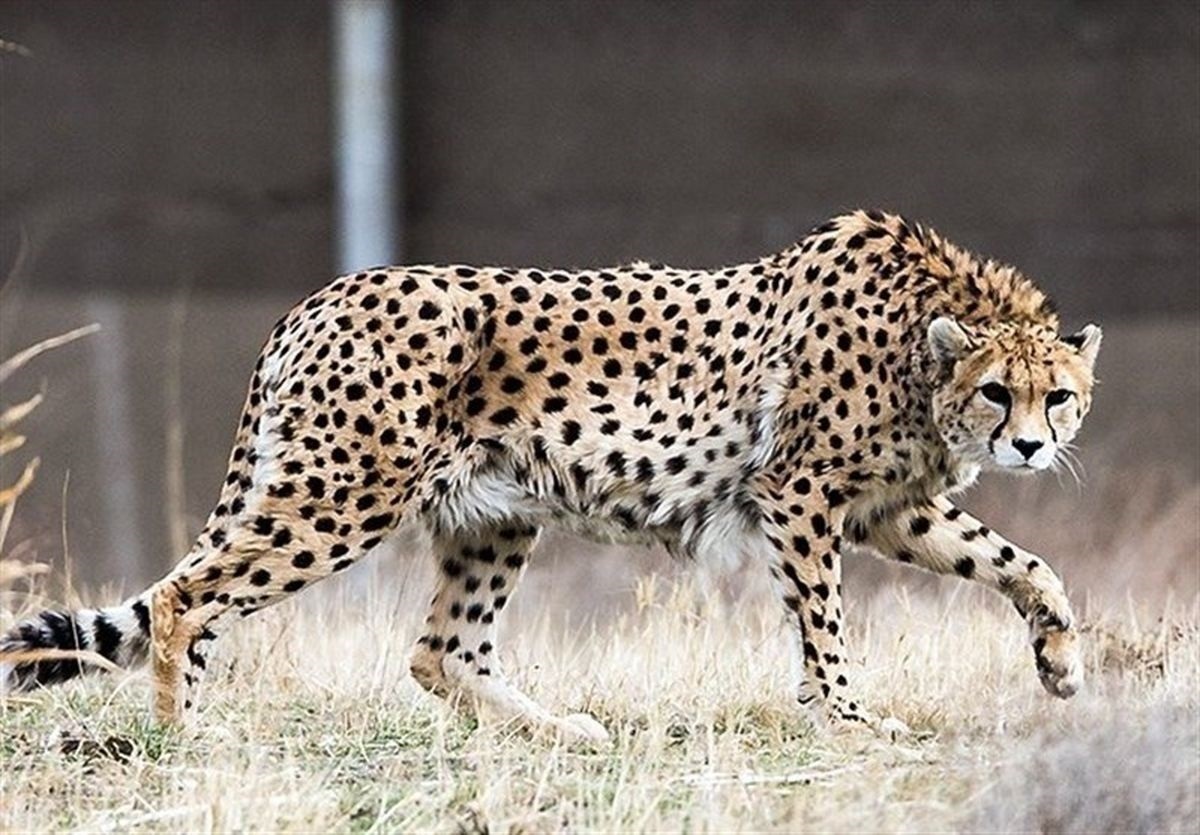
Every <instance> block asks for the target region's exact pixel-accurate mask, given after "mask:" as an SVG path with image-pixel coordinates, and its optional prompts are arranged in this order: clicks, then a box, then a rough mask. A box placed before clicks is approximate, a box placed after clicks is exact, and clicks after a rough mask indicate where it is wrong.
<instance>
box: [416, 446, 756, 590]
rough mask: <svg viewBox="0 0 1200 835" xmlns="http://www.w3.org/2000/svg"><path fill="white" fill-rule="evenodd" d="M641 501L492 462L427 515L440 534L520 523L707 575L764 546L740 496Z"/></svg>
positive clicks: (539, 469) (686, 494)
mask: <svg viewBox="0 0 1200 835" xmlns="http://www.w3.org/2000/svg"><path fill="white" fill-rule="evenodd" d="M621 487H624V488H625V489H620V488H621ZM644 498H645V497H644V495H643V494H642V491H641V490H640V489H639V488H638V486H637V485H633V484H623V485H617V489H611V490H608V491H604V492H596V491H586V490H576V489H567V488H566V487H564V481H563V479H562V478H561V477H560V474H559V473H558V472H557V471H556V470H555V469H554V468H552V467H548V466H544V465H537V464H534V465H532V466H529V465H527V464H526V463H525V462H523V461H522V462H521V465H519V466H513V462H512V461H511V460H501V461H495V460H493V462H492V465H491V466H488V467H486V468H481V469H478V470H476V471H474V472H472V473H471V474H470V475H469V476H468V477H466V478H464V479H462V480H461V481H459V483H458V484H457V486H456V487H455V489H453V490H451V491H450V492H449V493H448V494H447V495H446V496H444V497H443V498H442V499H440V500H439V501H438V502H436V503H435V505H434V506H433V508H432V510H431V513H432V515H433V521H434V523H435V524H436V525H437V526H438V527H440V528H443V529H464V528H473V527H476V526H483V525H495V524H503V523H505V522H509V521H512V520H514V519H520V520H524V521H528V522H532V523H535V524H538V525H547V526H551V527H557V528H562V529H565V530H569V531H571V532H573V533H576V534H578V535H580V536H583V537H585V538H587V539H591V540H593V541H597V542H603V543H614V544H629V545H658V544H661V545H663V546H665V547H666V548H667V550H668V551H669V552H670V553H671V554H672V555H674V556H677V557H683V558H695V559H697V560H700V561H702V562H704V563H706V564H708V565H709V566H710V567H712V568H713V569H731V568H733V567H735V566H736V565H737V564H738V563H739V562H740V558H741V556H742V555H743V554H745V553H748V552H758V553H761V552H762V549H763V548H764V547H765V544H766V540H765V538H764V536H763V533H762V529H761V524H760V523H759V522H758V520H757V516H756V514H755V513H754V512H753V511H752V510H751V505H750V502H749V500H748V499H747V498H746V497H744V496H742V495H741V494H739V493H733V494H731V495H729V496H728V497H726V498H725V499H723V500H721V501H714V500H713V498H712V497H711V496H709V495H707V494H706V493H704V492H702V491H695V490H692V491H688V490H681V491H679V492H678V493H676V494H674V495H673V496H672V497H671V498H670V500H668V501H662V502H660V503H659V504H658V505H657V506H656V507H655V508H653V509H652V510H647V509H646V508H645V503H644V502H643V499H644Z"/></svg>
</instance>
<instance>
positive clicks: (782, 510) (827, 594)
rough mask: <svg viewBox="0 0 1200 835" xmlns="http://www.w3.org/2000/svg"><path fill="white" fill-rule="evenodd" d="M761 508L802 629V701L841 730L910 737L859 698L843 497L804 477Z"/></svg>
mask: <svg viewBox="0 0 1200 835" xmlns="http://www.w3.org/2000/svg"><path fill="white" fill-rule="evenodd" d="M768 492H769V496H768V497H767V498H766V499H765V500H763V501H762V510H763V511H764V513H763V519H764V529H765V532H766V535H767V540H768V541H769V542H770V544H771V546H772V550H773V555H772V556H773V560H772V564H771V577H772V579H773V580H774V581H775V586H776V589H777V590H778V592H779V594H780V597H781V598H782V600H783V604H784V606H785V607H786V608H787V611H788V616H789V621H790V622H791V624H792V625H793V626H794V627H795V628H796V631H797V643H798V645H799V649H800V652H801V654H802V656H803V659H804V673H805V679H804V682H803V683H802V684H801V686H800V692H799V696H798V698H799V701H800V703H801V704H802V705H804V706H806V707H808V708H809V709H811V710H813V711H814V712H815V714H816V716H817V719H818V721H819V722H820V723H821V724H824V725H827V726H829V727H831V728H832V729H834V730H841V729H851V728H854V727H867V728H870V729H871V730H873V731H875V732H876V733H879V734H881V735H884V736H894V735H897V734H902V733H905V732H906V731H907V728H905V726H904V724H903V723H902V722H900V721H898V720H895V719H890V718H882V717H880V716H877V715H876V714H874V713H872V712H871V711H869V710H868V709H867V708H866V707H865V706H864V704H863V701H862V699H861V697H859V696H856V695H855V693H854V690H853V689H852V686H851V683H850V680H849V675H850V674H849V671H848V669H847V664H846V629H845V622H844V620H843V616H842V614H843V613H842V563H841V553H840V550H841V540H842V537H841V525H842V517H843V515H844V514H843V513H842V511H841V510H840V508H839V507H838V506H839V505H840V504H841V501H840V499H836V498H835V499H834V500H832V501H831V500H830V498H829V497H830V496H832V495H837V496H840V495H841V494H840V493H839V492H838V490H837V489H836V488H834V487H833V486H832V485H829V484H825V485H823V486H821V485H819V484H818V482H816V480H815V479H810V478H806V477H799V478H796V479H795V480H794V481H792V482H791V483H790V484H789V485H787V486H784V487H781V488H778V489H772V490H770V491H768Z"/></svg>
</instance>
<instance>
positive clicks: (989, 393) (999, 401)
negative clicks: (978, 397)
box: [979, 383, 1012, 406]
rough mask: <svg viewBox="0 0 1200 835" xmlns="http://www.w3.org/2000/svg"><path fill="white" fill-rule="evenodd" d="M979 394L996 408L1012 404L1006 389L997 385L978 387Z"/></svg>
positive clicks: (989, 384) (988, 384)
mask: <svg viewBox="0 0 1200 835" xmlns="http://www.w3.org/2000/svg"><path fill="white" fill-rule="evenodd" d="M979 393H980V394H982V395H983V396H984V397H986V398H987V399H988V400H990V401H992V402H993V403H995V404H996V405H997V406H1007V405H1008V404H1009V403H1011V402H1012V395H1011V394H1009V393H1008V389H1006V388H1005V387H1004V386H1002V385H1000V384H999V383H987V384H985V385H982V386H980V387H979Z"/></svg>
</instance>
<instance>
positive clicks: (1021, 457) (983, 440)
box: [928, 316, 1101, 472]
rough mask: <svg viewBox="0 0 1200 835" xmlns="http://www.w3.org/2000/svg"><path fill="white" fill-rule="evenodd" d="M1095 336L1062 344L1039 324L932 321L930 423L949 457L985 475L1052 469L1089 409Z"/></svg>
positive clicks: (1096, 332) (1087, 331)
mask: <svg viewBox="0 0 1200 835" xmlns="http://www.w3.org/2000/svg"><path fill="white" fill-rule="evenodd" d="M1100 336H1101V334H1100V328H1098V327H1097V326H1096V325H1088V326H1087V327H1085V328H1084V329H1083V330H1081V331H1080V332H1079V333H1077V334H1074V335H1073V336H1067V337H1061V336H1059V335H1058V334H1057V333H1056V332H1055V331H1054V330H1053V329H1052V328H1050V327H1047V326H1045V325H1041V324H1028V323H1021V324H1015V323H1003V324H998V325H972V326H969V327H968V326H966V325H963V324H961V323H959V322H957V321H955V320H954V319H951V318H948V317H945V316H942V317H938V318H936V319H934V320H933V322H932V323H930V325H929V330H928V344H929V350H930V352H931V354H932V358H933V361H934V363H935V365H936V367H937V369H938V377H937V379H938V382H937V385H936V388H935V390H934V394H933V419H934V423H935V425H936V426H937V430H938V432H939V434H940V435H941V436H942V440H943V441H944V442H945V444H946V446H947V447H948V448H949V450H950V452H951V454H952V455H953V456H955V458H956V459H957V460H959V461H961V462H962V463H964V464H967V465H970V466H978V467H980V468H984V469H993V470H995V469H999V470H1007V471H1016V472H1033V471H1036V470H1044V469H1046V468H1047V467H1051V466H1053V465H1054V464H1055V463H1056V461H1058V460H1059V456H1060V455H1062V454H1065V452H1066V451H1067V450H1069V448H1070V443H1071V440H1072V439H1073V438H1074V437H1075V434H1076V433H1077V432H1078V431H1079V427H1080V424H1081V423H1082V422H1083V417H1084V415H1086V414H1087V412H1088V409H1090V408H1091V405H1092V386H1093V383H1094V380H1093V377H1092V369H1093V367H1094V366H1095V363H1096V353H1097V352H1098V351H1099V350H1100Z"/></svg>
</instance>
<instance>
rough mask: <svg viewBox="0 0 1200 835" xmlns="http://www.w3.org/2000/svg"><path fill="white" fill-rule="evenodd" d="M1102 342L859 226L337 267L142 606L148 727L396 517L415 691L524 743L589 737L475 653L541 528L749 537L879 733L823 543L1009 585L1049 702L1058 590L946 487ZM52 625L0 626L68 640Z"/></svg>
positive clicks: (581, 723)
mask: <svg viewBox="0 0 1200 835" xmlns="http://www.w3.org/2000/svg"><path fill="white" fill-rule="evenodd" d="M1098 346H1099V330H1098V329H1095V328H1089V329H1085V330H1084V331H1083V332H1081V334H1080V335H1079V336H1078V338H1075V339H1073V340H1071V341H1066V340H1064V339H1063V338H1062V337H1061V336H1060V335H1059V333H1058V318H1057V316H1056V314H1055V313H1054V311H1053V309H1052V308H1051V306H1050V304H1049V302H1048V300H1047V299H1046V297H1045V296H1044V295H1043V294H1042V293H1041V292H1040V291H1039V290H1037V289H1036V288H1035V287H1034V286H1033V285H1032V284H1031V283H1030V282H1029V281H1028V280H1027V279H1025V278H1024V277H1023V276H1022V275H1020V273H1018V272H1017V271H1016V270H1014V269H1012V268H1010V267H1006V266H1003V265H999V264H996V263H994V262H991V261H985V260H981V259H978V258H976V257H975V256H973V255H970V254H969V253H967V252H965V251H964V250H961V249H960V248H958V247H956V246H954V245H953V244H951V243H949V242H947V241H945V240H943V239H942V238H941V237H940V236H939V235H937V234H936V233H934V232H932V231H930V230H927V229H924V228H922V227H920V226H919V225H916V224H912V223H909V222H908V221H905V220H904V219H903V218H900V217H897V216H894V215H885V214H882V213H878V212H856V213H853V214H850V215H845V216H842V217H838V218H835V219H833V220H832V221H830V222H828V223H826V224H825V225H823V226H821V227H819V228H818V229H816V230H814V231H813V232H812V233H811V234H810V235H808V236H807V237H806V238H804V240H803V241H801V242H800V243H799V244H797V245H796V246H795V247H792V248H789V249H787V250H785V251H783V252H780V253H777V254H775V255H771V256H768V257H766V258H762V259H759V260H757V261H754V262H750V263H747V264H742V265H738V266H734V267H728V268H724V269H717V270H692V269H678V268H672V267H664V266H661V265H658V266H652V265H649V264H645V263H642V262H638V263H636V264H632V265H629V266H625V267H619V268H614V269H611V270H577V271H564V270H550V269H546V270H542V269H514V268H499V267H489V268H478V267H467V266H462V265H451V266H437V267H397V268H388V269H376V270H368V271H365V272H362V273H358V274H356V275H349V276H343V277H341V278H338V279H336V280H335V281H334V282H333V283H331V284H330V285H329V286H328V287H326V288H324V289H322V290H320V291H318V292H316V293H314V294H313V295H312V296H310V297H309V298H307V299H305V300H304V301H303V302H301V303H300V304H299V305H297V307H296V308H295V309H294V310H293V311H291V312H290V313H289V314H288V315H287V316H286V317H284V319H282V320H281V321H280V322H279V324H278V325H277V326H276V328H275V330H274V331H273V332H272V334H271V337H270V339H269V340H268V342H267V344H266V346H265V348H264V349H263V353H262V356H261V358H260V360H259V363H258V365H257V366H256V368H255V372H254V375H253V377H252V379H251V385H250V392H249V395H248V397H247V402H246V408H245V411H244V415H243V417H242V421H241V424H240V427H239V432H238V435H237V438H236V441H235V447H234V451H233V454H232V455H231V458H230V467H229V475H228V477H227V479H226V482H225V485H224V488H223V491H222V494H221V497H220V500H219V503H218V505H217V507H216V509H215V510H214V512H213V514H212V516H211V517H210V519H209V521H208V524H207V525H206V526H205V530H204V531H203V533H201V535H200V537H199V539H198V540H197V543H196V545H195V546H194V548H193V549H192V551H191V553H190V554H188V556H187V557H185V559H184V560H183V561H182V562H181V563H180V564H179V566H177V567H176V568H175V570H174V571H173V572H171V574H170V575H169V577H168V578H167V579H166V580H164V581H162V582H161V583H160V584H159V585H158V586H156V587H155V590H154V591H153V594H152V595H151V597H152V609H153V617H152V618H151V620H152V631H153V636H152V638H153V640H152V644H153V658H154V672H155V682H156V686H157V697H156V705H157V712H158V714H159V715H160V716H163V717H168V716H175V715H176V714H177V713H178V710H179V703H180V702H179V697H178V696H177V695H176V693H177V691H178V690H179V688H180V681H181V678H182V682H183V687H184V688H185V689H186V688H187V687H188V686H189V685H191V684H192V683H194V681H195V679H196V678H197V677H198V675H199V672H200V670H201V669H202V668H203V666H204V648H205V646H206V645H207V643H208V641H209V640H211V638H213V637H215V635H216V632H215V630H216V629H217V628H218V626H219V625H220V624H221V623H224V622H225V621H226V620H227V618H228V616H230V615H233V614H239V615H248V614H250V613H252V612H254V611H256V610H258V609H260V608H262V607H264V606H267V605H270V604H272V603H274V602H276V601H278V600H280V599H282V598H283V597H285V596H287V595H288V594H290V593H292V592H295V591H298V590H299V589H301V588H305V587H307V586H309V585H311V584H312V583H314V582H317V581H319V580H321V579H322V578H324V577H326V576H328V575H330V574H332V573H336V572H338V571H341V570H343V569H345V568H347V567H348V566H349V565H351V564H352V563H353V562H354V561H355V560H357V559H359V558H360V557H361V556H362V555H363V554H365V553H366V552H367V551H369V550H370V549H371V548H372V547H373V546H374V545H375V544H377V543H378V542H380V541H381V540H382V539H383V538H384V537H386V536H387V535H389V533H390V532H391V531H393V530H394V529H395V528H396V527H397V526H398V525H400V523H401V522H402V521H405V520H410V521H415V522H419V523H421V524H424V525H425V527H426V528H428V530H429V531H430V532H431V534H432V538H433V543H434V550H435V552H436V559H437V562H438V569H439V570H438V574H439V579H438V590H437V594H436V596H435V597H434V601H433V604H432V606H431V611H430V615H429V617H428V619H427V623H426V629H425V632H424V634H423V635H422V636H421V638H420V641H419V643H418V647H417V651H416V653H415V655H414V657H413V659H412V670H413V674H414V675H415V676H416V677H417V679H418V680H419V681H420V682H421V684H422V685H423V686H424V687H426V688H427V689H429V690H431V691H432V692H434V693H436V694H438V695H444V696H459V695H461V696H464V697H466V701H469V702H471V703H473V704H475V705H476V706H477V707H478V708H480V709H481V710H484V711H488V712H492V713H496V714H499V715H500V716H501V717H502V718H505V719H512V720H515V721H518V722H521V723H523V724H526V725H529V726H534V727H546V728H551V729H554V730H557V731H561V732H564V733H570V734H574V735H579V736H583V737H585V738H588V739H599V738H602V736H603V730H602V729H599V727H598V726H597V725H596V723H595V722H594V721H592V720H590V719H588V718H587V717H581V716H574V717H566V718H558V717H554V716H552V715H550V714H549V713H547V712H546V711H545V710H543V709H542V708H540V707H539V706H538V705H536V704H535V703H533V702H532V701H531V700H530V699H528V697H526V696H525V695H524V694H522V693H520V692H519V691H518V690H517V689H516V688H514V687H513V686H512V685H511V684H510V683H508V682H507V680H506V679H505V678H504V677H503V675H502V672H501V670H500V668H499V665H498V663H497V660H496V659H497V653H496V647H495V635H496V630H495V627H496V622H497V621H498V619H499V617H500V614H501V612H502V610H503V609H504V607H505V604H506V603H507V602H508V600H509V598H510V596H511V595H512V594H513V593H514V591H515V589H516V586H517V583H518V582H519V580H520V577H521V574H522V573H523V571H524V568H525V566H526V565H527V564H528V561H529V559H530V557H531V555H532V552H533V545H534V543H535V542H536V540H537V537H538V534H539V532H540V531H541V530H542V528H543V527H545V526H547V525H558V526H565V527H569V528H571V529H574V530H576V531H579V532H582V533H585V534H588V535H592V536H595V537H598V538H602V539H606V540H617V541H629V542H643V543H661V544H663V545H665V546H666V547H667V548H668V549H669V550H670V551H671V552H672V553H674V554H676V555H679V556H681V557H684V558H692V557H695V558H700V559H705V560H711V561H714V562H721V561H724V560H726V559H728V557H729V556H730V555H731V554H736V553H737V552H738V551H739V550H748V551H753V552H754V554H755V556H756V557H757V558H758V559H760V560H761V561H762V563H763V565H764V570H767V571H769V572H770V574H771V576H772V577H773V578H774V579H775V581H776V583H777V586H778V588H779V592H780V599H781V600H782V602H783V605H784V607H785V610H786V612H787V614H788V617H789V618H790V620H791V623H792V624H793V626H794V627H795V635H796V643H797V649H798V651H799V653H800V655H801V657H802V658H803V660H804V668H805V683H804V685H803V686H802V688H801V690H800V692H799V699H800V701H801V702H803V703H805V704H807V705H809V706H811V707H813V708H814V709H815V710H816V715H817V716H818V717H819V718H821V719H822V720H827V721H829V722H830V723H832V724H834V725H836V726H855V725H859V726H863V725H865V726H870V727H873V728H875V729H876V730H879V731H882V732H887V731H888V730H889V729H891V728H892V727H893V725H891V724H889V723H888V722H887V721H886V720H884V719H882V718H880V717H879V716H877V715H876V714H875V713H873V712H872V711H871V710H869V708H868V707H867V706H866V705H863V704H862V703H861V702H860V701H859V700H858V699H857V698H856V697H855V695H854V689H853V685H852V683H851V681H850V678H851V674H850V671H849V669H848V665H847V664H846V655H847V652H846V632H845V628H844V617H843V607H842V601H841V583H840V576H841V550H842V544H843V538H844V537H848V538H850V539H852V540H854V541H856V542H860V543H862V544H864V545H867V546H868V547H871V548H874V549H875V550H877V551H878V552H879V553H881V554H882V555H883V556H886V557H888V558H892V559H897V560H900V561H902V562H906V563H912V564H916V565H919V566H921V567H924V568H927V569H930V570H932V571H937V572H941V573H950V574H957V575H959V576H962V577H966V578H970V579H973V580H977V581H980V582H984V583H987V584H988V585H990V586H992V587H993V588H995V589H996V590H997V591H999V592H1000V593H1002V594H1005V595H1007V596H1008V597H1009V598H1010V599H1011V600H1012V601H1013V603H1014V605H1015V606H1016V607H1017V609H1018V610H1019V611H1020V613H1021V615H1022V616H1023V617H1024V618H1025V619H1026V620H1027V621H1028V623H1029V624H1030V629H1031V633H1032V640H1033V646H1034V653H1035V656H1036V658H1037V664H1038V669H1039V675H1040V676H1041V678H1042V681H1043V683H1044V684H1045V686H1046V688H1047V689H1048V690H1050V691H1051V692H1053V693H1055V694H1056V695H1059V696H1067V695H1070V694H1071V693H1072V692H1074V690H1075V689H1076V688H1077V687H1078V686H1079V664H1078V649H1077V642H1076V638H1075V635H1076V631H1075V623H1074V620H1073V617H1072V614H1071V611H1070V606H1069V603H1068V601H1067V598H1066V595H1065V593H1064V592H1063V589H1062V585H1061V583H1060V582H1059V580H1058V578H1057V577H1056V576H1055V575H1054V573H1053V571H1051V570H1050V568H1049V566H1047V564H1046V563H1045V561H1044V560H1042V559H1041V558H1039V557H1036V556H1034V555H1032V554H1029V553H1028V552H1025V551H1022V550H1020V549H1019V548H1017V547H1016V546H1014V545H1012V544H1011V543H1008V542H1007V541H1006V540H1004V539H1003V538H1002V537H1000V536H999V535H998V534H996V533H995V532H994V531H991V530H989V529H988V528H986V527H985V526H984V525H982V524H981V523H979V522H978V521H976V520H974V519H972V518H970V517H969V516H968V515H966V514H964V513H962V512H961V511H959V510H958V509H957V508H955V507H954V506H953V505H952V504H951V503H950V501H949V499H948V498H947V496H948V495H949V494H951V493H953V492H954V491H956V490H960V489H962V488H963V487H965V486H966V485H968V484H970V483H971V482H972V481H973V480H974V479H975V478H976V476H977V475H978V474H979V473H980V472H981V471H982V470H988V469H1012V470H1019V469H1022V468H1024V469H1041V468H1045V467H1047V466H1058V465H1059V464H1060V457H1061V455H1065V454H1066V453H1067V452H1068V451H1069V444H1070V442H1071V440H1072V438H1073V437H1074V435H1075V433H1076V432H1077V431H1078V428H1079V424H1080V421H1081V420H1082V418H1083V416H1084V414H1086V412H1087V410H1088V408H1089V407H1090V404H1091V393H1092V366H1093V364H1094V362H1095V355H1096V349H1097V348H1098ZM1058 398H1066V400H1065V401H1063V402H1058V401H1057V399H1058ZM144 605H145V604H144V601H143V599H142V598H138V599H135V600H134V601H132V602H131V603H130V604H129V607H130V608H129V611H130V612H131V613H132V614H137V607H138V606H143V607H144ZM127 620H128V621H130V622H133V621H134V618H133V617H132V616H130V617H129V618H127ZM45 626H46V628H45V629H41V628H40V627H39V628H35V627H29V628H28V629H26V630H25V631H24V632H21V633H20V634H19V635H17V636H16V637H14V638H10V639H9V640H10V641H13V642H23V644H24V645H28V644H30V643H31V642H34V641H36V640H53V639H54V638H53V635H51V638H45V637H44V636H45V635H48V634H51V633H53V634H58V633H60V632H62V631H63V630H62V628H61V627H62V621H61V619H59V620H55V619H54V618H48V619H47V620H46V621H45ZM110 626H111V625H110ZM106 634H109V637H111V634H110V633H106ZM85 637H86V636H85ZM96 637H97V640H98V641H100V642H101V643H102V642H103V641H102V639H103V638H104V637H105V636H104V635H100V634H97V636H96ZM125 637H128V636H125ZM123 641H124V638H123ZM124 643H127V644H128V645H129V646H132V647H136V646H138V644H137V641H136V640H132V641H124ZM43 672H45V671H43ZM52 672H53V673H54V675H53V676H52V675H50V673H46V676H44V677H45V678H53V677H54V676H58V677H61V676H59V675H58V671H52ZM18 673H19V675H18V680H19V681H20V682H27V681H30V680H35V679H38V676H39V675H41V673H39V672H38V671H36V670H33V671H31V670H26V671H24V672H23V673H22V672H21V671H18ZM183 699H184V705H185V706H186V703H187V696H186V695H185V696H184V697H183Z"/></svg>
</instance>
